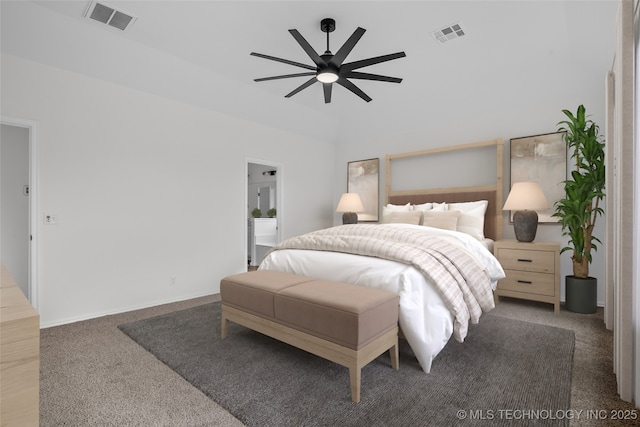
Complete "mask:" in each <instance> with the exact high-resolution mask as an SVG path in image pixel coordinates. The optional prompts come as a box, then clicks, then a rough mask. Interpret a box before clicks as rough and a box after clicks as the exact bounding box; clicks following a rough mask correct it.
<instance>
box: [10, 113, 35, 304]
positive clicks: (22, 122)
mask: <svg viewBox="0 0 640 427" xmlns="http://www.w3.org/2000/svg"><path fill="white" fill-rule="evenodd" d="M0 124H3V125H8V126H15V127H20V128H25V129H27V130H28V131H29V165H28V167H29V235H30V236H31V242H30V244H29V259H28V264H29V302H30V303H31V305H32V306H33V307H34V308H35V309H36V311H39V303H40V299H39V286H38V278H39V277H38V271H39V268H38V262H39V260H38V240H39V239H38V237H39V229H40V224H39V221H38V201H39V197H38V190H39V188H38V187H39V186H38V138H39V126H40V125H39V123H38V122H37V121H35V120H29V119H20V118H16V117H8V116H0Z"/></svg>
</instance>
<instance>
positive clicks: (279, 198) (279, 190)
mask: <svg viewBox="0 0 640 427" xmlns="http://www.w3.org/2000/svg"><path fill="white" fill-rule="evenodd" d="M249 163H254V164H258V165H265V166H269V167H271V168H274V169H275V170H276V212H277V214H276V227H277V236H278V242H280V241H281V240H282V224H283V222H282V218H284V216H283V215H284V209H283V208H282V207H283V206H284V191H283V185H282V182H283V175H284V171H283V169H284V168H283V166H282V163H278V162H273V161H271V160H265V159H259V158H256V157H246V158H245V162H244V207H243V212H247V206H249ZM247 219H248V218H245V217H244V215H243V226H242V229H243V230H244V232H243V234H244V242H245V243H244V246H245V250H244V251H243V252H244V254H243V256H244V261H243V263H244V264H243V265H244V266H245V268H247V255H248V254H247V249H248V248H247V241H248V238H249V236H248V230H247Z"/></svg>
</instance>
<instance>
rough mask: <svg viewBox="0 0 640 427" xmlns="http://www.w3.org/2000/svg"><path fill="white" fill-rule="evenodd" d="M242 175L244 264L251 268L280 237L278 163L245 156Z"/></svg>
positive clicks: (280, 201)
mask: <svg viewBox="0 0 640 427" xmlns="http://www.w3.org/2000/svg"><path fill="white" fill-rule="evenodd" d="M246 177H247V181H246V186H245V189H246V198H245V202H246V205H245V206H246V219H245V224H246V226H245V230H246V236H247V238H246V239H245V241H246V242H247V245H246V253H245V255H246V257H245V264H246V265H247V269H249V270H252V269H256V268H257V267H258V265H259V264H260V262H261V261H262V259H263V258H264V255H265V254H266V252H267V251H268V250H269V249H270V248H271V247H273V246H274V245H275V244H276V243H278V242H279V241H280V231H281V221H282V214H283V212H282V166H281V165H280V164H279V163H275V162H271V161H267V160H262V159H247V161H246Z"/></svg>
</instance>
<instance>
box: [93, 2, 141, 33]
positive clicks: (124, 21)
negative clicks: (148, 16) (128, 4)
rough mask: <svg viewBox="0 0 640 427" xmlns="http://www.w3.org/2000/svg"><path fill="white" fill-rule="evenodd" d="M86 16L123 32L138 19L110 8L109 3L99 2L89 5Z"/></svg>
mask: <svg viewBox="0 0 640 427" xmlns="http://www.w3.org/2000/svg"><path fill="white" fill-rule="evenodd" d="M84 16H85V18H89V19H93V20H94V21H98V22H102V23H103V24H107V25H109V26H111V27H114V28H117V29H119V30H122V31H124V30H126V29H127V28H129V27H131V25H133V23H134V22H136V19H137V18H136V17H135V16H133V15H131V14H129V13H126V12H123V11H122V10H118V9H116V8H115V7H113V6H109V5H108V4H107V3H103V2H97V1H92V2H91V3H90V4H89V7H88V8H87V11H86V12H85V13H84Z"/></svg>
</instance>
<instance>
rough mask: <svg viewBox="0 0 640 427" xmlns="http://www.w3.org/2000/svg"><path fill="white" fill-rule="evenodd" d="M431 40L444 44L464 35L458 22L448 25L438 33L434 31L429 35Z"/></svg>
mask: <svg viewBox="0 0 640 427" xmlns="http://www.w3.org/2000/svg"><path fill="white" fill-rule="evenodd" d="M431 34H432V35H433V38H435V39H436V40H437V41H439V42H440V43H446V42H448V41H449V40H453V39H457V38H460V37H462V36H464V35H465V32H464V30H463V29H462V25H461V24H460V23H459V22H458V23H456V24H452V25H449V26H448V27H444V28H442V29H440V30H438V31H434V32H432V33H431Z"/></svg>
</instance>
